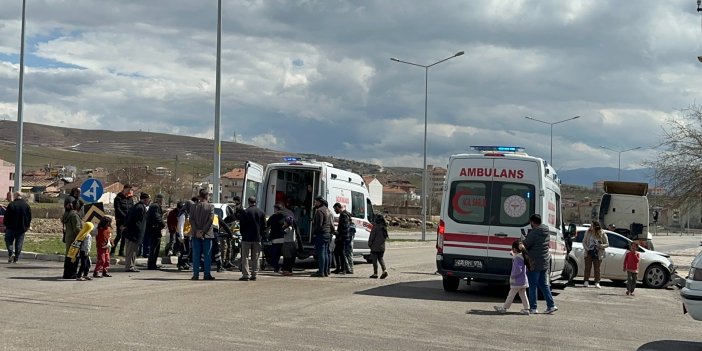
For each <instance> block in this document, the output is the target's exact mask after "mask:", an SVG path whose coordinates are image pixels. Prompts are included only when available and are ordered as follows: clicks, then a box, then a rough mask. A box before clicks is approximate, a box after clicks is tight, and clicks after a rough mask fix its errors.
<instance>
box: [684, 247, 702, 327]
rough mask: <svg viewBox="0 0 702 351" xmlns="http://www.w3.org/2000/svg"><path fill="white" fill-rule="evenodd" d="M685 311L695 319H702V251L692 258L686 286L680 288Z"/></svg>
mask: <svg viewBox="0 0 702 351" xmlns="http://www.w3.org/2000/svg"><path fill="white" fill-rule="evenodd" d="M680 296H681V297H682V300H683V311H684V312H685V313H689V314H690V317H692V319H694V320H698V321H702V251H700V253H698V254H697V256H696V257H695V258H694V259H693V260H692V264H691V265H690V272H689V274H688V275H687V278H686V279H685V286H684V287H683V288H682V289H681V290H680Z"/></svg>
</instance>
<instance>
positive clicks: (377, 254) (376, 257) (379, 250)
mask: <svg viewBox="0 0 702 351" xmlns="http://www.w3.org/2000/svg"><path fill="white" fill-rule="evenodd" d="M387 239H388V224H387V222H385V217H383V215H376V216H375V225H374V226H373V230H371V233H370V236H369V237H368V247H369V248H370V250H371V258H372V260H373V275H371V276H370V278H372V279H376V278H378V263H380V267H381V268H382V269H383V274H381V275H380V279H385V278H387V277H388V271H387V270H386V268H385V259H383V256H385V241H386V240H387Z"/></svg>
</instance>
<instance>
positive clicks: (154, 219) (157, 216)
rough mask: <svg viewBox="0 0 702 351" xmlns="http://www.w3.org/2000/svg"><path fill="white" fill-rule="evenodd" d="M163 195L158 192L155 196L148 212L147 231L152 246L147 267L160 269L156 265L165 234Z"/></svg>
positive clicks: (146, 234)
mask: <svg viewBox="0 0 702 351" xmlns="http://www.w3.org/2000/svg"><path fill="white" fill-rule="evenodd" d="M161 206H163V195H161V194H158V195H156V197H155V198H154V202H153V203H152V204H151V206H149V210H148V211H147V212H146V233H145V236H148V237H149V242H150V243H151V246H150V247H149V260H148V261H147V262H148V263H147V265H146V269H159V268H160V267H158V266H157V265H156V259H158V253H159V250H160V249H161V237H162V236H163V233H162V231H163V228H165V227H166V223H165V222H164V221H163V208H162V207H161Z"/></svg>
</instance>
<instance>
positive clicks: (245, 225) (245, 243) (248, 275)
mask: <svg viewBox="0 0 702 351" xmlns="http://www.w3.org/2000/svg"><path fill="white" fill-rule="evenodd" d="M248 202H249V208H247V209H246V211H244V213H243V216H242V217H241V222H240V224H239V227H240V229H239V230H240V232H241V278H239V280H243V281H246V280H256V273H257V272H258V256H259V254H260V252H261V239H262V238H263V231H264V230H265V229H266V214H265V213H264V212H263V211H262V210H261V209H260V208H258V207H256V198H255V197H253V196H251V197H249V199H248ZM249 253H250V254H251V262H252V267H251V271H249V261H248V259H249Z"/></svg>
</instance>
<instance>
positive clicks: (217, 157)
mask: <svg viewBox="0 0 702 351" xmlns="http://www.w3.org/2000/svg"><path fill="white" fill-rule="evenodd" d="M221 71H222V0H218V1H217V68H216V74H215V125H214V167H213V170H212V199H211V201H212V202H213V203H219V202H220V191H219V176H220V175H221V174H222V170H221V164H220V162H221V161H222V142H221V140H220V137H221V135H220V131H219V128H220V121H221V118H222V117H221V99H220V96H221V91H222V89H221V86H222V85H221Z"/></svg>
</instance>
